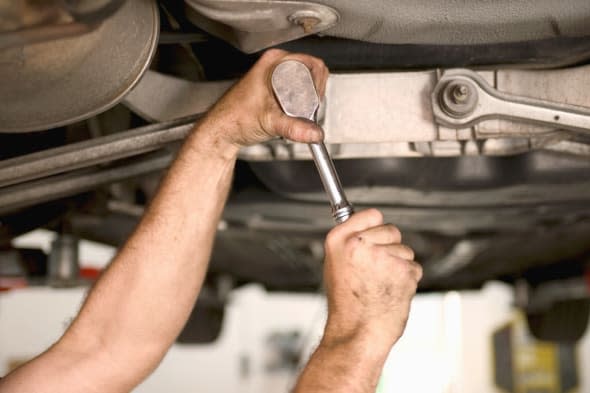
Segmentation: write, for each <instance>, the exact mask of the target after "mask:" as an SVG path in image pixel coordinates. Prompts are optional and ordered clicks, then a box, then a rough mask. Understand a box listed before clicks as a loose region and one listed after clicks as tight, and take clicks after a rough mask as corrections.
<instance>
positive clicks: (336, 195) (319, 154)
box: [309, 142, 353, 224]
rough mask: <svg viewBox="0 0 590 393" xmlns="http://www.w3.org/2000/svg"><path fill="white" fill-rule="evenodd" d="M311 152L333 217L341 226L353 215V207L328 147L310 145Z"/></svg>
mask: <svg viewBox="0 0 590 393" xmlns="http://www.w3.org/2000/svg"><path fill="white" fill-rule="evenodd" d="M309 150H310V151H311V155H312V156H313V161H314V162H315V166H316V168H317V170H318V173H319V175H320V179H321V181H322V184H323V186H324V189H325V190H326V194H328V199H329V200H330V205H331V206H332V217H334V220H335V221H336V223H338V224H340V223H343V222H344V221H346V220H348V219H349V218H350V216H351V215H352V213H353V208H352V205H351V204H350V203H349V202H348V200H347V199H346V195H345V194H344V190H343V189H342V184H341V183H340V179H339V178H338V173H337V172H336V168H334V163H333V162H332V159H331V158H330V155H329V154H328V150H327V149H326V145H324V143H323V142H321V143H310V144H309Z"/></svg>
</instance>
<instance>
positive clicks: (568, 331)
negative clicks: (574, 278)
mask: <svg viewBox="0 0 590 393" xmlns="http://www.w3.org/2000/svg"><path fill="white" fill-rule="evenodd" d="M589 316H590V299H576V300H567V301H561V302H557V303H555V304H554V305H553V306H552V307H551V308H550V309H548V310H546V311H545V312H541V313H535V314H527V321H528V325H529V330H530V331H531V333H532V334H533V336H534V337H535V338H537V339H539V340H543V341H557V342H575V341H578V340H580V339H581V338H582V337H583V336H584V333H585V332H586V328H587V327H588V321H589Z"/></svg>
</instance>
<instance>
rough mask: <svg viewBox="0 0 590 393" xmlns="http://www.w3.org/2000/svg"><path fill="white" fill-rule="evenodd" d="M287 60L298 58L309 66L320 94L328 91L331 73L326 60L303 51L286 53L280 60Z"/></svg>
mask: <svg viewBox="0 0 590 393" xmlns="http://www.w3.org/2000/svg"><path fill="white" fill-rule="evenodd" d="M286 60H297V61H299V62H301V63H303V64H305V65H306V66H307V68H309V71H310V72H311V76H312V78H313V83H314V85H315V89H316V91H317V93H318V96H319V97H320V98H322V97H323V96H324V94H325V93H326V83H327V81H328V76H329V74H330V72H329V70H328V67H326V65H325V64H324V61H323V60H321V59H318V58H317V57H313V56H309V55H305V54H302V53H293V54H289V55H286V56H285V57H284V58H282V59H281V60H280V62H283V61H286Z"/></svg>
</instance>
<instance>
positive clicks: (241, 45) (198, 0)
mask: <svg viewBox="0 0 590 393" xmlns="http://www.w3.org/2000/svg"><path fill="white" fill-rule="evenodd" d="M185 2H186V3H187V6H188V8H187V16H188V18H189V20H190V21H191V22H193V23H194V24H195V25H197V26H199V27H200V28H202V29H204V30H206V31H208V32H209V33H211V34H213V35H216V36H218V37H220V38H222V39H224V40H226V41H228V42H229V43H230V44H232V45H234V46H235V47H237V48H238V49H240V50H242V51H243V52H246V53H253V52H257V51H259V50H262V49H265V48H268V47H271V46H273V45H277V44H280V43H283V42H287V41H292V40H295V39H298V38H301V37H304V36H307V35H311V34H317V33H319V32H321V31H324V30H327V29H329V28H331V27H333V26H335V25H336V23H337V22H338V20H339V19H340V15H339V14H338V12H337V11H336V10H335V9H333V8H331V7H328V6H325V5H322V4H316V3H310V2H306V1H288V0H267V1H253V0H186V1H185Z"/></svg>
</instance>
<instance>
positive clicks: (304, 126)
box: [273, 114, 324, 143]
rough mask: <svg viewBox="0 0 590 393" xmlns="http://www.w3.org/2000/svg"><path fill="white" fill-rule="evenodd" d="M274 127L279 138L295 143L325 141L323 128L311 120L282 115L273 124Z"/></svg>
mask: <svg viewBox="0 0 590 393" xmlns="http://www.w3.org/2000/svg"><path fill="white" fill-rule="evenodd" d="M273 126H274V127H273V128H274V132H275V133H276V134H277V135H278V136H282V137H283V138H287V139H289V140H292V141H294V142H301V143H317V142H321V141H323V140H324V132H323V130H322V129H321V127H320V126H318V125H317V124H315V123H314V122H312V121H309V120H305V119H300V118H295V117H290V116H287V115H285V114H280V115H279V116H277V118H276V119H275V121H274V122H273Z"/></svg>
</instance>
